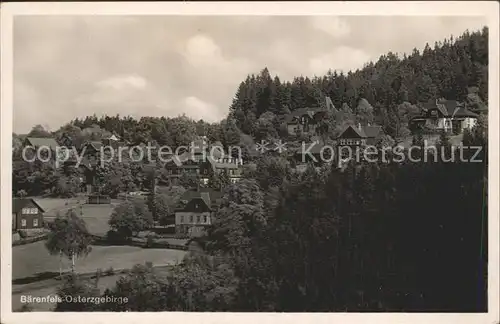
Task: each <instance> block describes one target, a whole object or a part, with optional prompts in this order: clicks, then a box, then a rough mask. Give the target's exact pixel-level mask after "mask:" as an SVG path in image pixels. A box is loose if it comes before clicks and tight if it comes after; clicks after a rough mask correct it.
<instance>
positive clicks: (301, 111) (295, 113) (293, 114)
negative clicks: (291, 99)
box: [285, 107, 328, 122]
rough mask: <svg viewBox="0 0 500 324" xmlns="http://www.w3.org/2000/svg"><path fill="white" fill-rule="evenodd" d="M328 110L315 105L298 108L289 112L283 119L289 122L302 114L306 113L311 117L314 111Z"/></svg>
mask: <svg viewBox="0 0 500 324" xmlns="http://www.w3.org/2000/svg"><path fill="white" fill-rule="evenodd" d="M327 111H328V110H326V109H324V108H321V107H315V108H309V107H306V108H298V109H295V110H294V111H292V112H291V113H290V114H288V115H286V118H285V121H286V122H291V121H292V120H293V119H294V118H295V117H300V116H303V115H308V116H309V117H311V118H313V117H314V115H315V114H316V113H319V112H327Z"/></svg>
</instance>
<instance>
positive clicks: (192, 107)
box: [183, 96, 224, 122]
mask: <svg viewBox="0 0 500 324" xmlns="http://www.w3.org/2000/svg"><path fill="white" fill-rule="evenodd" d="M183 104H184V108H185V109H184V112H185V113H186V115H187V116H190V117H192V118H194V119H203V120H204V121H208V122H216V121H218V120H220V119H222V118H224V116H223V115H222V114H221V111H220V110H218V109H217V108H216V107H215V106H214V105H213V104H211V103H208V102H206V101H203V100H201V99H199V98H197V97H193V96H190V97H187V98H185V99H184V101H183Z"/></svg>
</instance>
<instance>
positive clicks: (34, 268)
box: [12, 241, 186, 284]
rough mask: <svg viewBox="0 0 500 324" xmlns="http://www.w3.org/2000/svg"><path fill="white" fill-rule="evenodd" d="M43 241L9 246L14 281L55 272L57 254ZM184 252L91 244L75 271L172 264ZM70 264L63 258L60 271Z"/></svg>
mask: <svg viewBox="0 0 500 324" xmlns="http://www.w3.org/2000/svg"><path fill="white" fill-rule="evenodd" d="M44 244H45V242H44V241H41V242H36V243H32V244H26V245H21V246H16V247H13V248H12V279H13V281H14V284H25V283H28V282H30V281H35V280H36V277H39V276H43V275H44V274H47V273H58V272H59V256H52V255H49V253H48V251H47V249H46V248H45V245H44ZM184 255H186V251H180V250H170V249H142V248H140V247H134V246H92V251H91V252H90V254H89V255H88V256H87V257H85V258H80V259H77V261H76V270H77V272H81V273H88V272H94V271H96V270H97V269H98V268H101V269H102V270H103V271H104V270H106V269H108V268H109V267H113V268H114V269H130V268H132V267H133V266H134V265H135V264H138V263H139V264H144V263H145V262H147V261H151V262H152V263H153V265H167V264H176V263H178V262H180V261H182V258H183V257H184ZM70 267H71V262H70V260H69V259H65V258H63V267H62V268H63V271H64V270H66V271H68V270H69V269H70Z"/></svg>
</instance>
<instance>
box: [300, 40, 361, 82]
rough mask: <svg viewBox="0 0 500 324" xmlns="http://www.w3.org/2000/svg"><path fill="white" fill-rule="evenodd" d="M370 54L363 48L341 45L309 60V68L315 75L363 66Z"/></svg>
mask: <svg viewBox="0 0 500 324" xmlns="http://www.w3.org/2000/svg"><path fill="white" fill-rule="evenodd" d="M369 60H370V55H369V54H368V53H366V52H364V51H363V50H360V49H357V48H352V47H348V46H339V47H337V48H336V49H335V50H334V51H333V52H332V53H325V54H322V55H320V56H316V57H313V58H311V59H310V60H309V70H310V71H311V73H313V74H315V75H323V74H325V73H326V72H328V70H329V69H331V70H340V71H345V72H347V71H349V70H355V69H358V68H361V67H363V64H364V63H367V62H368V61H369Z"/></svg>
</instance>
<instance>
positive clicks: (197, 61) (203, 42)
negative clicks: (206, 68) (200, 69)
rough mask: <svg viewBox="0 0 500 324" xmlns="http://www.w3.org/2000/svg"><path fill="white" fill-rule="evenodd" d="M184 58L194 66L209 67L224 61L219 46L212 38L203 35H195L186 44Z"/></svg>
mask: <svg viewBox="0 0 500 324" xmlns="http://www.w3.org/2000/svg"><path fill="white" fill-rule="evenodd" d="M185 56H186V58H187V60H188V61H189V63H190V64H192V65H194V66H200V65H210V64H213V63H220V61H223V60H224V58H223V57H222V54H221V50H220V48H219V46H217V44H215V42H214V40H213V39H212V38H210V37H207V36H204V35H196V36H194V37H191V38H190V39H189V40H188V41H187V42H186V49H185ZM213 60H217V61H216V62H213Z"/></svg>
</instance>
